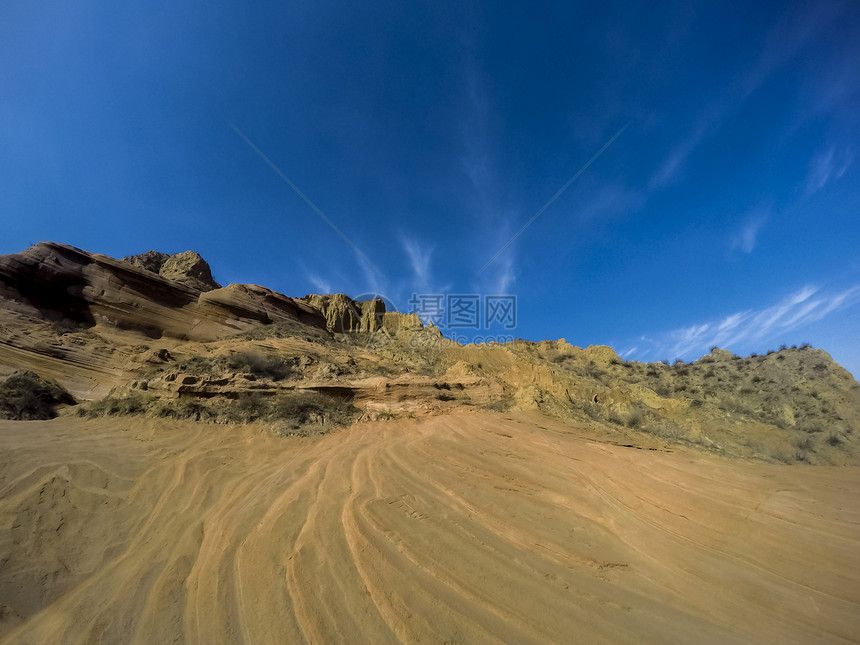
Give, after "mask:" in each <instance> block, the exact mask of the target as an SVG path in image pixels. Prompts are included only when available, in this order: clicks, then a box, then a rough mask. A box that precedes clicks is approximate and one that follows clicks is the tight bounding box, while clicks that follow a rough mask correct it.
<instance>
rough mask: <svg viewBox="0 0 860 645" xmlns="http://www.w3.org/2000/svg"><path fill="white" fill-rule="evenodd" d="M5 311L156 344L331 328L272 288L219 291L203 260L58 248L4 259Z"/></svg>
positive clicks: (45, 245)
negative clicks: (282, 325) (275, 326)
mask: <svg viewBox="0 0 860 645" xmlns="http://www.w3.org/2000/svg"><path fill="white" fill-rule="evenodd" d="M162 260H163V263H162ZM159 264H160V267H159ZM146 267H150V268H146ZM153 267H159V272H160V273H156V272H155V271H152V270H151V268H153ZM165 274H166V275H167V276H179V277H182V279H181V280H180V279H170V278H168V277H165ZM213 285H214V286H213ZM204 287H205V289H204ZM0 304H2V306H3V307H4V308H5V309H7V310H10V311H14V312H18V313H21V314H25V315H29V316H32V317H34V318H39V319H43V320H46V321H52V322H55V323H61V324H64V325H67V326H70V327H78V328H88V327H93V326H96V325H101V326H104V327H112V328H117V329H122V330H131V331H136V332H140V333H142V334H144V335H145V336H148V337H150V338H161V337H162V336H167V337H171V338H178V339H188V340H211V339H214V338H219V337H223V336H227V335H231V334H235V333H238V332H242V331H246V330H249V329H251V328H253V327H256V326H259V325H261V324H264V325H265V324H270V323H278V322H282V321H290V320H292V321H296V320H297V321H299V322H303V323H305V324H309V325H313V326H315V327H319V328H324V327H325V320H324V319H323V317H322V315H321V314H320V313H319V312H318V311H316V310H314V309H313V308H311V307H310V306H308V305H307V304H305V303H303V302H300V301H297V300H294V299H293V298H289V297H287V296H285V295H283V294H279V293H277V292H275V291H272V290H271V289H266V288H264V287H257V286H255V285H230V286H229V287H224V288H221V287H218V286H217V283H215V282H214V281H212V280H211V273H209V266H208V265H207V264H206V262H205V261H204V260H203V259H202V258H200V256H199V255H197V254H196V253H190V252H189V253H180V254H178V255H174V256H167V258H166V259H165V257H164V254H159V253H157V252H150V253H145V254H143V255H142V256H134V258H132V260H131V261H120V260H115V259H113V258H109V257H107V256H104V255H98V254H93V253H88V252H86V251H82V250H81V249H77V248H75V247H72V246H68V245H65V244H56V243H53V242H40V243H39V244H36V245H35V246H33V247H31V248H29V249H27V250H26V251H24V252H22V253H14V254H11V255H4V256H0Z"/></svg>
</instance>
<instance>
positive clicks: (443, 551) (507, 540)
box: [0, 412, 860, 644]
mask: <svg viewBox="0 0 860 645" xmlns="http://www.w3.org/2000/svg"><path fill="white" fill-rule="evenodd" d="M593 432H594V431H590V430H586V429H585V428H583V427H580V426H577V425H575V424H571V423H570V422H562V421H558V420H553V419H549V418H546V417H543V416H540V415H538V414H536V413H534V414H530V415H528V416H520V415H519V414H509V415H501V414H496V413H480V414H479V413H471V412H458V413H455V414H449V415H444V416H438V417H432V418H427V419H425V420H420V421H416V420H400V421H387V422H378V423H362V424H358V425H356V426H353V427H352V428H349V429H347V430H344V431H342V432H337V433H334V434H331V435H328V436H325V437H321V438H314V439H299V438H291V439H281V438H277V437H274V436H272V435H271V434H270V433H268V432H266V431H263V430H262V429H261V428H257V427H253V426H248V427H239V426H214V425H206V424H196V423H179V422H172V423H171V422H163V421H155V420H144V419H136V418H130V419H107V420H97V421H93V420H87V421H84V420H78V419H70V418H60V419H56V420H53V421H45V422H40V421H35V422H2V423H0V523H2V531H0V611H2V622H0V637H2V640H3V642H4V643H9V644H12V643H89V642H112V643H118V642H122V643H173V642H175V643H184V642H187V643H222V642H231V643H232V642H236V643H239V642H244V643H288V642H296V643H300V642H308V643H327V642H374V643H384V642H419V641H420V642H446V643H456V642H520V643H528V642H548V641H555V642H613V643H619V642H643V641H644V642H663V643H665V642H677V643H689V642H700V643H701V642H712V643H731V642H762V643H765V642H786V643H788V642H795V643H808V642H834V643H838V642H852V641H853V642H856V639H857V638H858V634H860V548H858V544H860V506H858V504H857V499H858V498H860V497H858V496H860V470H858V469H856V468H835V467H834V468H831V467H811V466H806V467H803V466H776V465H764V464H757V463H755V464H754V463H745V462H738V461H730V460H726V459H723V458H718V457H712V456H708V455H703V454H701V453H698V452H694V451H687V450H685V449H683V448H680V449H679V448H677V447H675V448H672V451H671V452H670V451H668V450H646V449H636V448H635V447H623V446H618V445H613V444H612V443H609V442H607V441H605V440H604V439H605V438H604V437H599V436H594V435H593Z"/></svg>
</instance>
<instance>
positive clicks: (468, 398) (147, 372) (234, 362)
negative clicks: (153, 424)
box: [0, 243, 860, 463]
mask: <svg viewBox="0 0 860 645" xmlns="http://www.w3.org/2000/svg"><path fill="white" fill-rule="evenodd" d="M180 256H181V257H180ZM174 258H176V260H175V263H174V264H175V265H176V267H179V268H177V272H176V273H171V271H173V270H172V269H171V268H170V266H171V264H170V263H171V262H173V261H174ZM201 263H202V264H201ZM201 266H206V265H205V262H203V261H202V260H200V259H199V256H197V255H196V254H180V255H179V256H166V255H164V254H159V253H156V252H149V253H145V254H142V255H140V256H133V257H132V258H131V259H130V260H129V261H118V260H114V259H111V258H108V257H106V256H103V255H95V254H92V253H87V252H85V251H82V250H80V249H76V248H74V247H70V246H66V245H61V244H54V243H41V244H37V245H36V246H34V247H32V248H31V249H28V250H27V251H24V252H23V253H17V254H12V255H7V256H0V303H2V308H0V312H2V315H0V327H2V330H3V332H4V335H3V338H2V339H0V374H4V373H10V372H11V371H13V370H15V369H22V368H23V369H30V370H33V371H34V372H35V373H37V374H39V375H40V376H42V377H44V378H48V379H50V380H51V381H54V382H56V383H58V384H59V385H61V386H63V387H64V388H66V390H68V391H69V392H70V393H71V394H72V395H74V396H75V397H77V398H78V399H99V398H101V397H104V396H105V395H106V394H108V393H109V392H110V391H113V393H112V395H111V396H113V397H114V398H116V397H119V398H123V397H125V398H128V397H139V396H142V394H141V393H142V392H145V393H146V397H149V399H150V400H152V402H153V404H154V405H155V403H158V402H159V401H160V403H158V405H156V406H155V407H157V408H158V409H159V410H164V411H168V412H170V413H171V414H172V413H173V411H175V409H177V408H176V406H174V405H173V404H171V403H170V402H171V401H174V400H176V399H180V400H182V401H184V402H186V403H187V402H188V401H191V400H194V401H197V403H195V404H193V405H191V407H187V406H186V408H187V409H190V410H194V414H196V415H198V417H196V418H203V417H200V416H199V415H209V416H207V417H206V418H214V419H234V418H236V417H235V415H234V414H233V413H232V412H230V410H231V408H230V405H232V403H230V402H235V401H240V402H242V401H250V402H251V403H247V404H245V403H243V404H242V405H244V406H245V409H250V408H249V406H252V403H253V402H254V401H256V402H257V403H253V405H258V403H259V397H260V396H265V397H274V398H277V397H280V396H291V395H292V394H295V393H301V392H306V393H307V392H316V393H318V394H322V395H324V396H327V397H330V398H334V399H343V400H346V401H348V402H350V403H351V404H354V405H356V406H357V407H358V408H359V409H360V410H361V411H362V413H363V414H366V415H370V416H373V415H387V414H426V413H435V412H436V411H440V410H445V409H448V408H450V407H452V406H454V407H457V406H459V407H463V406H465V407H469V406H472V407H475V406H480V407H490V408H491V409H497V410H506V409H508V408H510V407H517V408H519V409H520V410H530V409H534V410H539V411H540V412H542V413H545V414H551V415H554V416H556V417H561V418H566V419H571V420H576V421H578V422H582V423H588V424H594V423H596V424H601V425H604V426H608V427H610V428H613V431H616V432H619V433H631V432H632V433H638V434H639V435H641V436H645V435H648V436H651V437H658V438H660V439H661V440H664V441H667V442H680V443H687V444H689V445H694V446H696V447H698V448H700V449H702V450H708V451H713V452H718V453H721V454H730V455H735V456H753V457H757V458H761V459H766V460H770V461H780V462H795V461H801V462H805V461H809V462H812V463H847V462H850V461H851V460H852V459H854V456H853V455H855V453H856V450H855V449H857V448H858V437H859V436H860V384H858V383H857V382H856V381H855V380H854V379H853V377H852V376H851V375H850V374H849V373H848V372H847V371H845V370H844V369H843V368H841V367H840V366H839V365H837V364H836V363H835V362H834V361H833V359H832V358H831V357H830V356H829V355H828V354H827V353H826V352H824V351H823V350H817V349H812V348H808V347H800V348H791V349H788V348H785V349H783V350H781V351H779V352H770V353H768V354H767V355H764V356H750V357H747V358H741V357H738V356H735V355H734V354H732V353H731V352H728V351H725V350H721V349H716V348H715V349H714V350H712V351H711V353H710V354H708V355H707V356H704V357H702V358H701V359H699V360H698V361H696V362H695V363H691V364H687V363H677V364H675V365H671V366H670V365H666V364H663V363H654V364H644V363H638V362H635V361H624V360H622V359H621V358H620V357H619V356H618V355H617V354H616V353H615V351H614V350H612V348H610V347H605V346H589V347H586V348H584V349H583V348H579V347H575V346H574V345H572V344H570V343H568V342H567V341H565V340H564V339H562V340H559V341H540V342H526V341H521V340H518V341H514V342H510V343H505V344H488V345H461V344H459V343H456V342H453V341H450V340H448V339H446V338H444V337H443V335H442V334H441V333H440V331H439V330H438V329H437V328H436V327H434V326H432V325H429V326H427V327H424V326H423V325H422V324H421V321H420V320H419V318H418V316H417V315H415V314H410V315H404V314H401V313H399V312H394V311H387V310H386V306H385V302H384V301H383V300H382V299H381V298H373V299H369V300H364V301H357V300H354V299H352V298H350V297H348V296H346V295H344V294H328V295H309V296H305V297H303V298H300V299H294V298H290V297H288V296H285V295H283V294H280V293H277V292H275V291H272V290H271V289H267V288H265V287H262V286H257V285H242V284H231V285H228V286H227V287H222V288H212V289H209V290H204V289H203V287H202V286H200V285H197V286H194V285H195V283H194V282H193V281H190V280H185V282H184V283H183V282H182V281H180V280H178V279H177V280H174V279H168V278H166V277H165V274H166V275H172V276H178V277H179V278H182V277H183V276H185V277H191V278H194V279H195V280H204V279H205V278H206V275H208V266H206V271H205V272H204V271H202V269H201V268H200V267H201ZM194 267H196V269H195V268H194ZM165 268H167V269H168V270H165ZM154 269H158V273H156V272H155V271H154ZM192 269H193V270H192ZM180 274H181V275H180ZM204 286H205V285H204ZM201 343H205V344H201ZM243 356H244V357H246V358H245V359H242V358H241V357H243ZM248 356H252V357H254V358H253V359H247V357H248ZM261 365H262V366H264V367H265V366H266V365H279V366H280V367H277V368H276V369H269V368H265V369H260V366H261ZM275 375H277V378H275ZM272 400H274V399H272ZM189 405H190V404H189ZM225 406H226V407H225ZM115 407H116V409H119V410H122V409H128V406H125V405H124V404H118V405H117V406H115ZM258 407H259V406H258ZM263 407H265V406H263ZM186 408H183V409H186ZM131 409H138V407H135V406H132V408H131ZM140 409H149V408H148V407H147V406H143V407H142V408H140ZM153 409H155V408H153Z"/></svg>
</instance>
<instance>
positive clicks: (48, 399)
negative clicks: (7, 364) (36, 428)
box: [0, 372, 75, 421]
mask: <svg viewBox="0 0 860 645" xmlns="http://www.w3.org/2000/svg"><path fill="white" fill-rule="evenodd" d="M74 403H75V400H74V398H73V397H72V395H71V394H69V393H68V392H66V391H65V390H64V389H63V388H61V387H60V386H59V385H54V384H53V383H48V382H47V381H44V380H42V378H41V377H40V376H39V375H38V374H35V373H33V372H15V373H14V374H12V375H11V376H9V377H7V378H6V379H5V380H4V381H2V382H0V419H13V420H16V421H20V420H26V419H53V418H54V417H56V416H57V411H56V408H57V406H59V405H72V404H74Z"/></svg>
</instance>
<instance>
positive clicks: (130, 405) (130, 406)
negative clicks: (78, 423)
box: [78, 394, 154, 417]
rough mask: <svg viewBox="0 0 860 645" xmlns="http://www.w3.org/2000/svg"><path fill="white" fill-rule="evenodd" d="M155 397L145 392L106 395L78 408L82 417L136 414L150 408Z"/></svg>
mask: <svg viewBox="0 0 860 645" xmlns="http://www.w3.org/2000/svg"><path fill="white" fill-rule="evenodd" d="M153 402H154V401H153V398H152V397H149V396H145V395H143V394H131V395H128V396H106V397H105V398H103V399H100V400H98V401H91V402H90V403H87V404H85V405H82V406H80V407H79V408H78V416H81V417H116V416H135V415H139V414H144V413H146V412H148V411H149V410H150V406H151V405H152V404H153Z"/></svg>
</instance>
